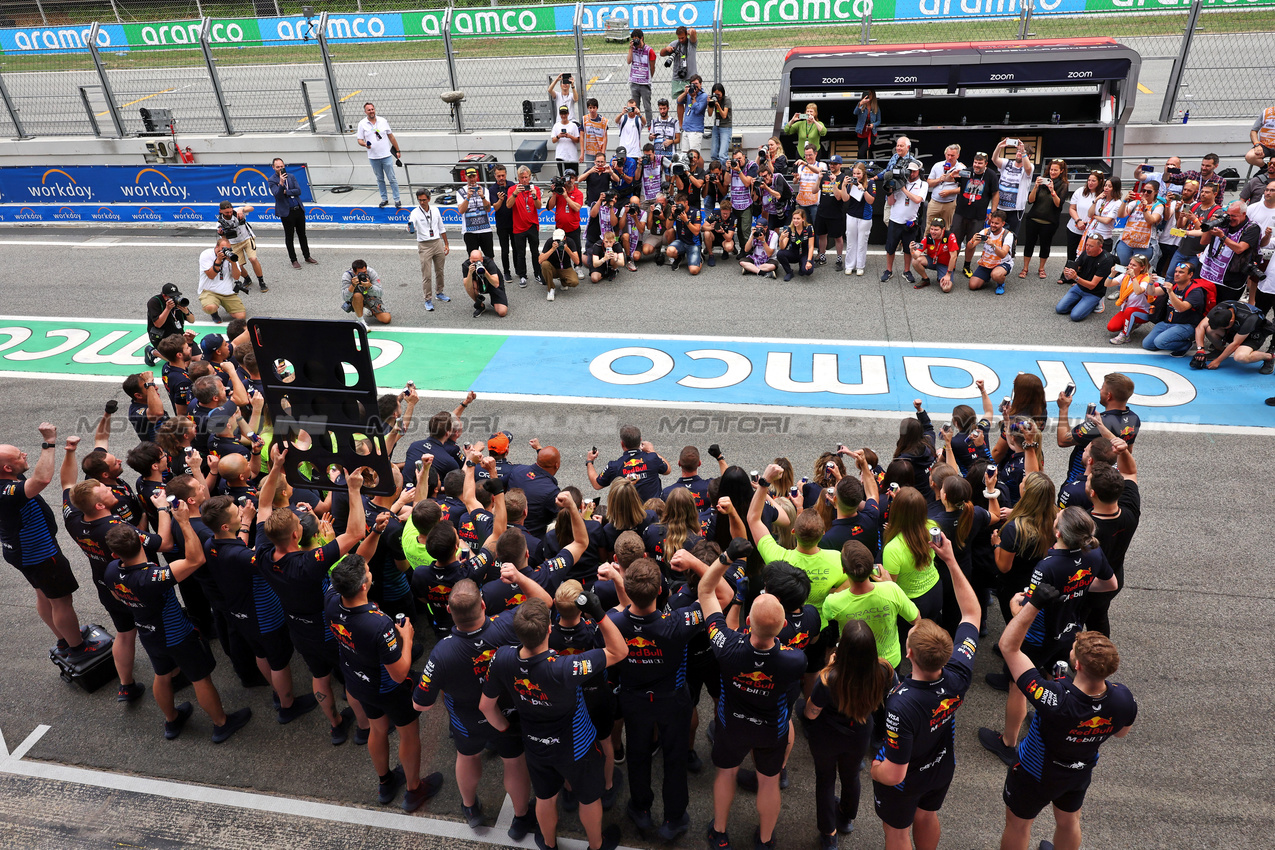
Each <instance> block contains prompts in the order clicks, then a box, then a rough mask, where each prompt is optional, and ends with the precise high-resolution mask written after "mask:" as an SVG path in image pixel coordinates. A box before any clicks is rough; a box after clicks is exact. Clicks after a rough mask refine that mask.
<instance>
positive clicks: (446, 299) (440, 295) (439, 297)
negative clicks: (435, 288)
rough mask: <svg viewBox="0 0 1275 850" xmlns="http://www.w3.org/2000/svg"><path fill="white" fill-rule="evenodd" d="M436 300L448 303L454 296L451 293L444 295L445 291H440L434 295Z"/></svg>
mask: <svg viewBox="0 0 1275 850" xmlns="http://www.w3.org/2000/svg"><path fill="white" fill-rule="evenodd" d="M434 300H435V301H442V302H443V303H444V304H447V303H449V302H450V301H451V300H452V297H451V296H450V295H444V294H443V293H441V292H440V293H438V294H437V295H435V296H434Z"/></svg>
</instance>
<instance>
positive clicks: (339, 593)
mask: <svg viewBox="0 0 1275 850" xmlns="http://www.w3.org/2000/svg"><path fill="white" fill-rule="evenodd" d="M353 477H359V478H360V479H361V478H362V476H361V475H360V474H359V472H358V471H355V472H354V473H353ZM360 483H362V482H361V481H360ZM350 514H351V516H353V514H354V511H353V510H351V511H350ZM360 519H361V518H360ZM329 577H330V580H331V584H330V585H329V586H328V588H327V589H326V590H325V591H324V594H323V608H324V614H325V615H326V617H327V621H328V629H329V631H330V632H331V634H332V635H333V637H334V638H335V642H336V645H337V653H338V655H339V657H340V659H341V671H342V672H343V673H344V674H345V688H346V695H347V696H348V697H349V698H350V701H351V703H353V702H354V701H355V700H357V701H358V704H359V705H360V706H361V707H362V709H363V712H364V714H366V715H367V718H368V720H369V721H371V724H372V732H371V734H370V735H369V736H368V739H367V752H368V755H370V756H371V757H372V767H373V769H374V770H376V775H377V777H378V778H379V783H378V788H377V802H379V803H380V804H381V805H382V806H387V805H389V804H390V803H391V802H393V800H394V796H395V794H396V792H397V791H398V786H399V783H400V782H402V783H405V784H406V789H405V790H404V792H403V803H402V806H403V811H405V812H414V811H416V810H417V809H419V808H420V807H421V806H422V805H423V804H424V803H425V801H426V800H428V799H429V798H430V797H433V796H434V795H435V794H437V793H438V789H440V788H442V787H443V774H441V773H431V774H430V775H429V776H426V777H422V776H421V722H420V712H418V711H417V710H416V709H415V708H413V707H412V679H411V672H412V671H411V667H412V653H411V648H412V636H413V633H412V621H411V620H407V619H404V621H403V623H402V625H399V624H398V623H395V622H394V621H393V620H391V619H390V618H389V617H387V616H386V615H385V614H383V613H382V612H381V610H380V609H379V608H377V607H376V605H375V604H373V603H371V602H368V599H367V592H368V589H369V588H370V587H371V586H372V571H371V570H370V569H369V568H368V565H367V561H365V560H364V559H363V557H362V556H360V555H346V556H345V557H343V558H341V560H339V561H337V563H336V565H335V566H334V567H332V568H331V570H330V572H329ZM390 724H393V725H394V728H395V729H396V730H397V731H398V758H399V762H400V764H399V766H398V767H396V768H394V769H393V770H390Z"/></svg>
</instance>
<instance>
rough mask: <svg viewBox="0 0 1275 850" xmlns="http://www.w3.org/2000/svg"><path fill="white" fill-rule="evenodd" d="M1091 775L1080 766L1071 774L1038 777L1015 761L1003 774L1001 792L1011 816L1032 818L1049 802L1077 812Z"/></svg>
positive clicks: (1025, 818) (1063, 809)
mask: <svg viewBox="0 0 1275 850" xmlns="http://www.w3.org/2000/svg"><path fill="white" fill-rule="evenodd" d="M1092 779H1093V770H1092V769H1090V770H1082V771H1079V772H1077V773H1076V774H1075V775H1074V776H1058V777H1051V778H1050V779H1047V780H1044V781H1042V780H1039V779H1037V778H1036V777H1034V776H1032V775H1031V774H1030V773H1028V772H1027V771H1026V770H1024V769H1023V766H1022V765H1021V764H1016V765H1014V766H1013V767H1012V768H1010V769H1009V773H1007V774H1006V775H1005V790H1004V791H1003V792H1002V793H1001V797H1002V799H1004V800H1005V805H1006V807H1008V808H1009V810H1010V811H1011V812H1013V813H1014V817H1016V818H1022V819H1023V820H1034V819H1035V817H1036V816H1037V815H1039V814H1040V813H1041V811H1042V810H1044V808H1045V807H1046V806H1048V805H1049V804H1051V803H1052V804H1053V805H1055V806H1057V807H1058V809H1059V811H1063V812H1078V811H1080V807H1081V806H1083V805H1084V803H1085V792H1086V791H1088V790H1089V782H1090V781H1091V780H1092Z"/></svg>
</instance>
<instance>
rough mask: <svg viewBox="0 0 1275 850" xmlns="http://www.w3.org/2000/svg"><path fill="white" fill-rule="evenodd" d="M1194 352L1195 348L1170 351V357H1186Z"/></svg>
mask: <svg viewBox="0 0 1275 850" xmlns="http://www.w3.org/2000/svg"><path fill="white" fill-rule="evenodd" d="M1193 351H1195V349H1194V348H1190V347H1187V348H1182V349H1179V350H1177V351H1170V352H1169V356H1170V357H1185V356H1187V355H1188V354H1190V353H1191V352H1193Z"/></svg>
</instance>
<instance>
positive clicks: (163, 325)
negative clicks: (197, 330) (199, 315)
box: [144, 283, 195, 366]
mask: <svg viewBox="0 0 1275 850" xmlns="http://www.w3.org/2000/svg"><path fill="white" fill-rule="evenodd" d="M187 322H190V323H191V324H194V322H195V314H194V312H193V311H191V309H190V299H189V298H186V297H185V296H183V295H182V294H181V290H179V289H178V288H177V284H175V283H166V284H164V286H163V288H162V289H160V291H159V294H158V295H152V296H151V297H150V300H149V301H147V302H146V335H147V336H148V337H150V341H151V342H150V345H148V346H146V349H145V352H146V353H145V355H144V356H145V359H146V365H147V366H154V365H155V363H156V361H157V358H158V356H159V355H158V352H156V351H155V346H157V345H159V341H160V340H161V339H163V338H164V337H166V336H168V335H169V334H180V333H182V332H183V328H185V326H186V323H187Z"/></svg>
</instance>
